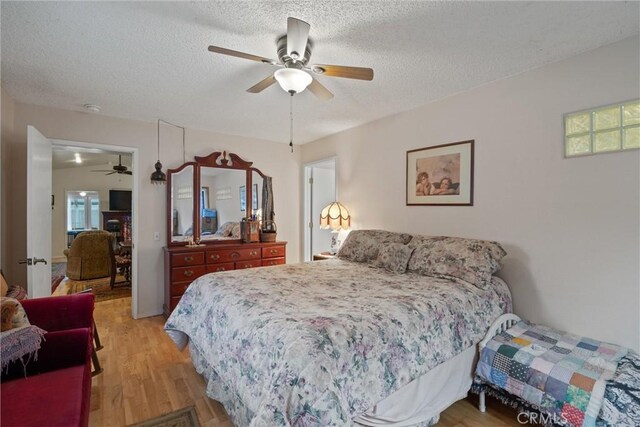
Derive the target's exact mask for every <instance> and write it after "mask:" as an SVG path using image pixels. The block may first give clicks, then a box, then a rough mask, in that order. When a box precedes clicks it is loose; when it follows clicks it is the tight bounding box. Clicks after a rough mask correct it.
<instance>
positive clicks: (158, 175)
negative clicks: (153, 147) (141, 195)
mask: <svg viewBox="0 0 640 427" xmlns="http://www.w3.org/2000/svg"><path fill="white" fill-rule="evenodd" d="M155 168H156V171H155V172H153V173H152V174H151V183H152V184H165V183H166V182H167V175H166V174H165V173H164V172H162V163H160V119H158V161H157V162H156V165H155Z"/></svg>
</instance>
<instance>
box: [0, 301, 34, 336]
mask: <svg viewBox="0 0 640 427" xmlns="http://www.w3.org/2000/svg"><path fill="white" fill-rule="evenodd" d="M29 324H30V323H29V319H27V313H26V312H25V311H24V308H22V304H20V302H19V301H18V300H17V299H15V298H9V297H2V298H1V299H0V331H2V332H4V331H8V330H10V329H17V328H21V327H23V326H29Z"/></svg>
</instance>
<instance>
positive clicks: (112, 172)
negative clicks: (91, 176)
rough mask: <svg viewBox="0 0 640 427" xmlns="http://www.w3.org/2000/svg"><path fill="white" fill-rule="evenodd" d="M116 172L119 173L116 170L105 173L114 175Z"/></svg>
mask: <svg viewBox="0 0 640 427" xmlns="http://www.w3.org/2000/svg"><path fill="white" fill-rule="evenodd" d="M114 173H117V172H116V171H111V172H109V173H105V175H113V174H114Z"/></svg>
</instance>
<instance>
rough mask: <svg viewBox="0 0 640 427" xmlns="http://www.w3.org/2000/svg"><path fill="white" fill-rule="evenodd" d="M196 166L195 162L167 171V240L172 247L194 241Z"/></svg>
mask: <svg viewBox="0 0 640 427" xmlns="http://www.w3.org/2000/svg"><path fill="white" fill-rule="evenodd" d="M196 166H197V165H196V163H195V162H189V163H185V164H183V165H182V166H180V167H179V168H176V169H169V170H167V190H168V191H167V208H168V215H167V216H168V219H169V221H168V222H169V224H168V226H169V227H168V230H167V231H168V233H167V236H169V238H168V239H167V240H168V242H169V244H171V245H183V244H187V243H188V242H189V241H192V240H194V233H195V230H194V228H195V227H194V224H195V220H196V211H195V202H194V188H197V182H196V178H197V175H196Z"/></svg>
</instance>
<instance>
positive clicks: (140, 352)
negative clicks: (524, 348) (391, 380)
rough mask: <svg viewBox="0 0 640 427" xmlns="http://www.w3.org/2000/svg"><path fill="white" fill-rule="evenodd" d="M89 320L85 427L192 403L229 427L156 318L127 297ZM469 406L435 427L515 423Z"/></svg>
mask: <svg viewBox="0 0 640 427" xmlns="http://www.w3.org/2000/svg"><path fill="white" fill-rule="evenodd" d="M95 321H96V324H97V326H98V332H99V334H100V339H101V341H102V345H103V346H104V348H103V349H102V350H100V351H99V352H98V357H99V360H100V364H101V365H102V368H103V372H102V373H101V374H99V375H97V376H95V377H94V378H93V384H92V390H91V415H90V418H89V424H90V426H93V427H102V426H104V427H108V426H117V427H121V426H126V425H129V424H132V423H137V422H140V421H144V420H147V419H150V418H154V417H157V416H160V415H163V414H166V413H168V412H171V411H174V410H177V409H180V408H184V407H186V406H191V405H193V406H195V407H196V411H197V413H198V417H199V419H200V423H201V425H202V426H203V427H233V424H232V423H231V421H230V420H229V418H228V416H227V414H226V412H225V410H224V408H223V407H222V405H221V404H219V403H218V402H216V401H215V400H212V399H210V398H209V397H207V395H206V394H205V383H204V380H203V379H202V378H201V377H200V375H198V374H197V373H196V371H195V369H194V368H193V366H192V365H191V361H190V359H189V354H188V350H185V351H183V352H179V351H178V349H177V348H176V346H175V345H174V344H173V341H171V340H170V339H169V337H168V336H167V335H166V334H165V333H164V332H163V330H162V327H163V325H164V318H163V317H162V316H158V317H151V318H146V319H140V320H133V319H132V318H131V298H121V299H116V300H111V301H105V302H100V303H97V304H96V309H95ZM475 402H476V400H474V399H473V398H472V397H470V398H468V399H465V400H461V401H459V402H457V403H455V404H454V405H452V406H451V407H450V408H448V409H447V410H446V411H445V412H443V413H442V414H441V416H440V422H439V423H438V424H437V426H438V427H480V426H483V427H484V426H492V427H508V426H519V425H520V424H518V422H517V421H516V414H515V412H513V411H511V410H509V409H506V408H505V407H504V406H502V405H501V404H499V403H497V402H496V401H493V400H489V399H488V407H489V409H488V412H487V413H484V414H483V413H481V412H479V411H478V409H477V406H476V405H475Z"/></svg>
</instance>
